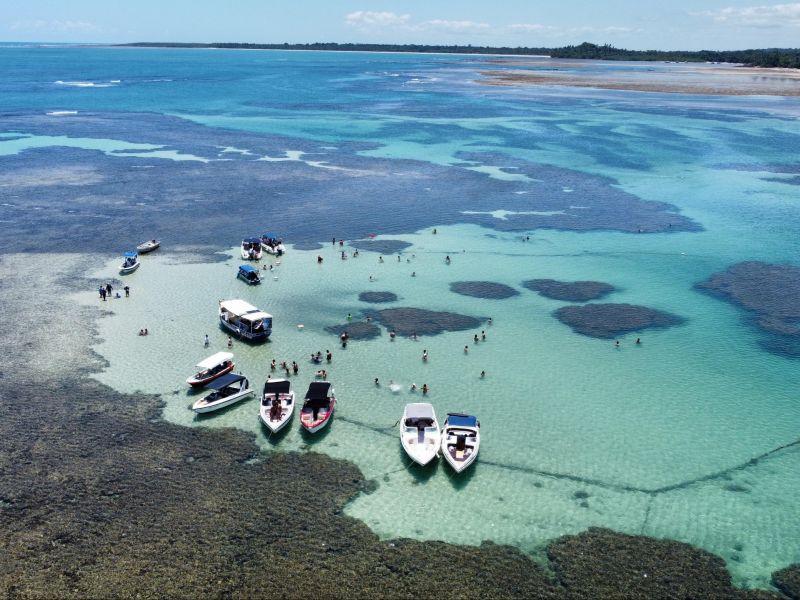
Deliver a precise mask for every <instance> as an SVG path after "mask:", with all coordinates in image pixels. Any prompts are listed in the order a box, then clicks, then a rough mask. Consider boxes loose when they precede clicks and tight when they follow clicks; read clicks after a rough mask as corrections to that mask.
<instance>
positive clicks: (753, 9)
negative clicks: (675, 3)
mask: <svg viewBox="0 0 800 600" xmlns="http://www.w3.org/2000/svg"><path fill="white" fill-rule="evenodd" d="M691 15H692V16H700V17H709V18H711V19H714V20H715V21H716V22H717V23H727V24H732V25H741V26H744V27H780V26H783V25H789V26H790V27H800V2H795V3H792V4H772V5H763V6H748V7H732V6H730V7H727V8H720V9H718V10H704V11H702V12H694V13H691Z"/></svg>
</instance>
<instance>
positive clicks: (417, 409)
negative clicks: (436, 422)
mask: <svg viewBox="0 0 800 600" xmlns="http://www.w3.org/2000/svg"><path fill="white" fill-rule="evenodd" d="M435 417H436V414H435V413H434V412H433V405H431V404H429V403H427V402H412V403H411V404H406V418H408V419H434V418H435Z"/></svg>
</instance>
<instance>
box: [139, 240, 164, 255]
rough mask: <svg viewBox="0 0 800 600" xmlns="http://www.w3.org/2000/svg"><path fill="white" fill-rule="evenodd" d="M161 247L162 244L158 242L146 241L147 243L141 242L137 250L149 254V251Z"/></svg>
mask: <svg viewBox="0 0 800 600" xmlns="http://www.w3.org/2000/svg"><path fill="white" fill-rule="evenodd" d="M160 247H161V244H160V243H158V242H157V243H155V244H148V243H145V244H140V245H138V246H136V251H137V252H138V253H139V254H147V253H148V252H152V251H153V250H158V249H159V248H160Z"/></svg>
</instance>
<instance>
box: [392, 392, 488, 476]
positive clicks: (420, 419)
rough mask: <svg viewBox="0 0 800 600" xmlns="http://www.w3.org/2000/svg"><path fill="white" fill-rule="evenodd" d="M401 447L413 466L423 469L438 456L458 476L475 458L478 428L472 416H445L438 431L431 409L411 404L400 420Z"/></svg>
mask: <svg viewBox="0 0 800 600" xmlns="http://www.w3.org/2000/svg"><path fill="white" fill-rule="evenodd" d="M400 443H401V444H402V445H403V450H405V451H406V454H408V456H409V458H411V460H413V461H414V462H415V463H417V464H419V465H422V466H425V465H427V464H428V463H430V462H431V461H432V460H433V459H435V458H436V457H437V456H438V455H439V453H440V452H441V454H442V456H443V457H444V459H445V461H447V464H449V465H450V466H451V467H453V470H455V472H456V473H460V472H461V471H463V470H464V469H466V468H467V467H468V466H470V465H471V464H472V463H473V462H475V459H476V458H477V457H478V449H479V448H480V445H481V424H480V422H479V421H478V419H477V418H476V417H474V416H473V415H467V414H464V413H447V418H446V419H445V420H444V425H443V426H442V428H441V430H440V429H439V422H438V421H437V420H436V411H434V409H433V405H432V404H430V403H428V402H412V403H411V404H406V407H405V410H403V417H402V418H401V419H400Z"/></svg>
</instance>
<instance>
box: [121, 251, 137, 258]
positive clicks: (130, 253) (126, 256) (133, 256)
mask: <svg viewBox="0 0 800 600" xmlns="http://www.w3.org/2000/svg"><path fill="white" fill-rule="evenodd" d="M123 256H124V257H125V258H136V257H137V256H138V254H136V252H126V253H125V254H123Z"/></svg>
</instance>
